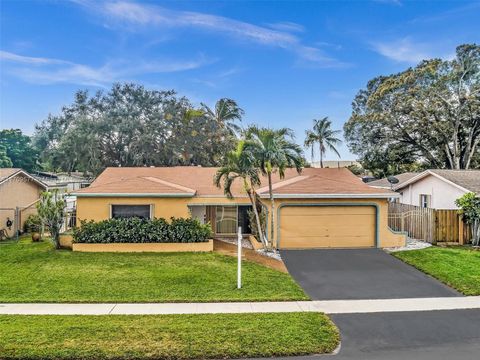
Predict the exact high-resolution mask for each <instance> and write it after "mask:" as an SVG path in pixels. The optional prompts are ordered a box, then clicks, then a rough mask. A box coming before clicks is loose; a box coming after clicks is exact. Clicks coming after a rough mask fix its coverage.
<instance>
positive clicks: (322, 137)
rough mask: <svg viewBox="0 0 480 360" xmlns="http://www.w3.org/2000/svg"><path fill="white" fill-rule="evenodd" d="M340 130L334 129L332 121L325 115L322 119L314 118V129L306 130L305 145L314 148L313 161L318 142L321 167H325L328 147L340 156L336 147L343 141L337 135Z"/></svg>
mask: <svg viewBox="0 0 480 360" xmlns="http://www.w3.org/2000/svg"><path fill="white" fill-rule="evenodd" d="M339 134H340V130H333V129H332V122H331V121H330V120H328V117H325V118H323V119H320V120H315V119H314V120H313V129H312V130H307V131H306V138H305V143H304V145H305V147H310V148H311V150H312V161H313V156H314V149H315V145H316V144H318V153H319V156H320V167H321V168H323V158H324V156H325V152H326V151H327V149H330V150H331V151H333V152H334V153H335V154H337V156H338V157H340V154H339V153H338V150H337V148H336V146H337V145H340V144H341V143H342V141H341V140H340V139H339V138H338V137H337V136H338V135H339Z"/></svg>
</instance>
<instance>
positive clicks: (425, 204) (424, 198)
mask: <svg viewBox="0 0 480 360" xmlns="http://www.w3.org/2000/svg"><path fill="white" fill-rule="evenodd" d="M431 200H432V195H427V194H420V207H422V208H429V207H430V205H431Z"/></svg>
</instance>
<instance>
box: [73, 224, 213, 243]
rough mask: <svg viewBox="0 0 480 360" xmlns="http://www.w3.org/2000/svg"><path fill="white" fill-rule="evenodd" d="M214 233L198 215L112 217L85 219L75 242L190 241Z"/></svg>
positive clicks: (75, 233) (206, 238) (207, 237)
mask: <svg viewBox="0 0 480 360" xmlns="http://www.w3.org/2000/svg"><path fill="white" fill-rule="evenodd" d="M211 236H212V229H211V227H210V225H209V224H206V225H203V224H201V223H200V222H199V221H198V220H196V219H182V218H171V222H170V223H168V222H167V221H166V220H165V219H162V218H160V219H152V220H150V219H140V218H136V217H133V218H126V219H109V220H103V221H100V222H93V221H89V222H86V221H82V222H81V226H80V227H79V228H76V229H75V230H74V232H73V241H74V242H76V243H88V244H98V243H103V244H105V243H187V242H205V241H208V239H209V238H210V237H211Z"/></svg>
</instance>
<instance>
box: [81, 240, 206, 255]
mask: <svg viewBox="0 0 480 360" xmlns="http://www.w3.org/2000/svg"><path fill="white" fill-rule="evenodd" d="M73 251H80V252H208V251H213V240H209V241H208V242H198V243H110V244H73Z"/></svg>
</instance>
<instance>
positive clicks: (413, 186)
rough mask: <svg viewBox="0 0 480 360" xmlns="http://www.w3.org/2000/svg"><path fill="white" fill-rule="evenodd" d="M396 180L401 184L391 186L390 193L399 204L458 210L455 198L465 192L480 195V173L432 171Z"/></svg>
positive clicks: (412, 174) (411, 174)
mask: <svg viewBox="0 0 480 360" xmlns="http://www.w3.org/2000/svg"><path fill="white" fill-rule="evenodd" d="M403 175H406V176H403ZM395 177H397V178H398V179H399V180H400V182H399V183H398V184H395V185H393V190H394V191H396V192H398V193H399V195H400V197H399V198H398V202H400V203H402V204H408V205H415V206H421V207H428V208H433V209H458V207H457V206H456V205H455V200H456V199H458V198H459V197H461V196H462V195H464V194H466V193H468V192H474V193H477V194H480V170H439V169H431V170H426V171H423V172H421V173H407V174H401V175H397V176H395ZM380 181H384V179H382V180H378V181H374V182H371V183H369V185H370V186H378V185H379V183H378V182H380ZM387 183H388V182H387ZM384 188H387V187H384ZM388 188H390V187H389V186H388Z"/></svg>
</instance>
